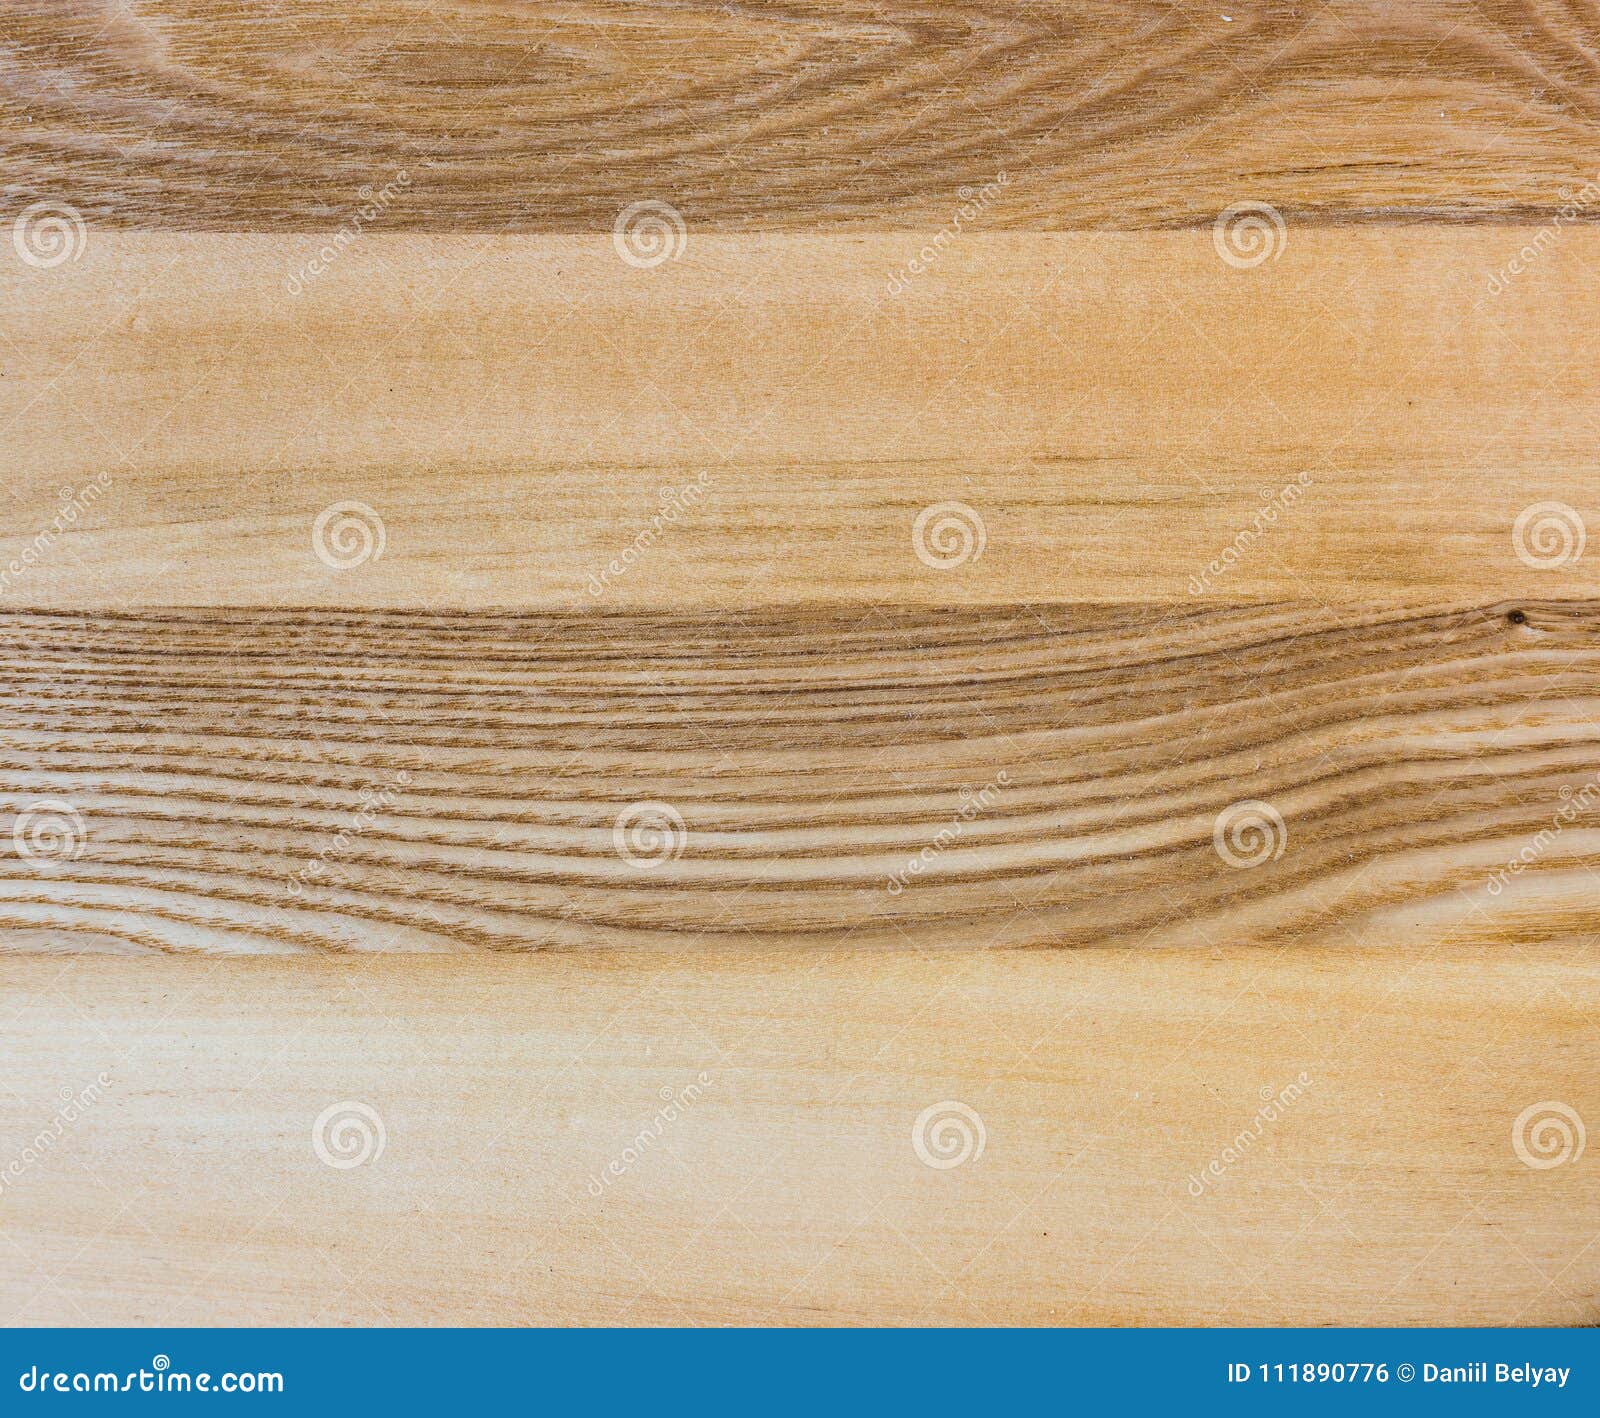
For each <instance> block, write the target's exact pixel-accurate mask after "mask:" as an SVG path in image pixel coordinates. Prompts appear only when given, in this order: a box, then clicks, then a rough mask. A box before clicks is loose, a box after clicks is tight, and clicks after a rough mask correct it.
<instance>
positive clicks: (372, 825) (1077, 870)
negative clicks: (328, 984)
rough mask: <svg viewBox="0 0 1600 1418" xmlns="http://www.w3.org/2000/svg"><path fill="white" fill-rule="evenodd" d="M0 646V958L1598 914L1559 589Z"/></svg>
mask: <svg viewBox="0 0 1600 1418" xmlns="http://www.w3.org/2000/svg"><path fill="white" fill-rule="evenodd" d="M0 631H3V642H0V643H3V645H4V653H5V670H6V674H5V684H4V691H3V700H0V704H3V707H4V715H5V717H4V721H3V725H0V744H3V747H4V752H5V758H4V764H3V768H0V809H3V814H4V816H3V822H4V826H5V830H6V832H7V834H8V839H9V840H8V846H9V850H8V851H7V852H6V853H5V854H4V856H0V925H3V926H4V928H5V931H4V936H3V937H0V944H3V946H5V947H10V948H13V949H15V948H23V949H27V948H43V949H62V948H68V949H100V950H105V949H112V950H126V949H140V950H151V951H168V952H193V951H198V952H215V953H236V952H284V951H289V952H324V951H356V952H370V951H415V950H422V951H437V950H461V949H471V950H526V949H532V948H537V947H543V946H560V947H580V946H614V945H634V946H657V947H671V948H677V949H684V950H691V949H694V948H698V947H705V946H709V945H716V944H724V945H726V944H735V945H738V944H750V943H760V944H769V945H785V944H787V945H795V944H802V943H804V944H811V945H817V946H837V945H841V944H845V943H849V944H852V945H856V946H861V947H867V946H874V945H878V946H881V945H891V946H903V945H906V944H911V945H918V946H939V945H967V946H979V945H997V944H1034V945H1079V944H1101V945H1105V944H1115V943H1121V944H1129V945H1146V944H1151V943H1159V942H1162V941H1166V942H1171V943H1200V944H1205V943H1224V942H1229V941H1256V942H1275V941H1285V940H1292V939H1296V938H1298V937H1300V936H1303V935H1307V934H1308V933H1309V934H1310V935H1312V936H1315V935H1317V934H1320V933H1326V932H1329V931H1332V932H1334V933H1336V934H1338V935H1341V936H1344V937H1347V938H1351V939H1359V938H1361V937H1362V936H1363V934H1364V932H1365V931H1366V930H1367V929H1368V928H1369V926H1370V928H1371V929H1373V930H1374V931H1377V932H1379V933H1380V934H1382V933H1385V932H1389V931H1393V930H1399V931H1400V932H1401V933H1402V935H1409V934H1413V933H1414V934H1415V935H1416V936H1417V937H1418V938H1421V939H1426V938H1427V937H1428V935H1429V933H1430V932H1431V931H1433V930H1434V929H1436V928H1437V925H1438V923H1439V922H1441V921H1476V922H1478V923H1479V927H1480V928H1481V929H1482V930H1483V931H1484V932H1486V933H1489V934H1490V935H1497V936H1499V937H1502V938H1509V939H1518V938H1521V937H1523V936H1526V935H1528V934H1529V933H1530V932H1532V931H1535V929H1536V927H1538V925H1539V923H1541V922H1542V923H1543V924H1544V925H1545V926H1549V925H1550V924H1551V923H1558V924H1560V925H1562V926H1563V927H1564V928H1567V929H1571V930H1579V929H1592V928H1593V926H1594V924H1595V906H1594V887H1593V883H1594V881H1595V879H1596V877H1595V873H1594V870H1593V869H1594V867H1595V866H1596V864H1597V861H1600V777H1597V776H1596V767H1595V762H1596V745H1597V742H1600V737H1597V730H1596V727H1595V706H1596V703H1597V700H1600V633H1597V632H1600V611H1597V609H1596V607H1595V605H1594V604H1593V603H1570V602H1544V603H1537V602H1528V603H1519V604H1516V605H1514V606H1513V605H1500V606H1494V607H1486V608H1473V609H1466V610H1435V611H1429V612H1424V611H1415V612H1409V613H1406V612H1398V611H1373V612H1369V613H1367V614H1365V615H1356V614H1353V613H1346V614H1340V615H1335V614H1333V613H1331V612H1325V611H1318V610H1314V609H1308V608H1306V607H1304V606H1284V607H1262V608H1255V609H1247V608H1238V609H1230V610H1217V611H1207V612H1199V611H1191V612H1187V613H1183V614H1169V613H1165V612H1161V611H1155V610H1151V609H1148V608H1137V607H1136V608H1118V607H1083V606H1078V607H1070V608H1051V607H1016V608H1012V609H1011V610H1009V611H1008V612H1006V613H1004V614H1001V613H998V612H995V611H984V612H956V611H950V612H935V611H928V612H922V613H915V614H914V613H904V612H903V613H898V614H889V613H885V612H878V613H867V614H849V615H846V614H832V615H829V614H824V613H822V612H810V613H795V612H791V613H782V614H779V613H768V614H765V615H752V616H749V617H747V618H733V617H727V616H699V617H690V616H677V617H656V618H648V617H609V618H607V617H596V616H587V617H584V616H573V617H565V618H562V617H530V616H491V615H478V616H447V615H438V614H428V613H423V612H416V613H410V614H399V613H367V614H358V613H354V612H350V613H343V614H333V613H324V614H306V613H293V612H220V611H206V610H196V611H180V612H171V613H168V614H166V615H163V616H155V615H144V616H125V617H119V616H106V617H93V618H91V617H84V618H82V619H79V620H73V619H69V618H63V617H59V616H52V615H47V614H43V613H38V614H21V615H10V616H7V617H5V618H4V620H3V622H0ZM1512 863H1516V864H1515V865H1510V864H1512Z"/></svg>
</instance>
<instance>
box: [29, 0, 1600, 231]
mask: <svg viewBox="0 0 1600 1418" xmlns="http://www.w3.org/2000/svg"><path fill="white" fill-rule="evenodd" d="M1597 43H1600V28H1597V23H1596V19H1595V16H1594V14H1593V12H1592V9H1591V8H1590V7H1588V6H1584V5H1573V4H1566V3H1561V2H1560V0H1411V3H1407V4H1395V3H1370V0H1334V3H1331V4H1326V5H1301V4H1298V3H1291V0H1240V3H1237V4H1231V5H1229V6H1227V7H1226V9H1225V10H1224V9H1221V8H1219V7H1215V6H1212V7H1196V6H1186V5H1170V4H1157V3H1148V0H1136V3H1111V2H1110V0H1057V3H1043V4H1041V3H1026V2H1025V0H1016V2H1015V3H1013V2H1012V0H960V3H940V4H899V5H895V6H891V7H883V6H875V5H864V4H860V3H853V2H852V3H841V4H833V3H829V4H821V3H810V2H809V0H782V3H777V0H770V2H769V0H739V3H732V4H717V3H712V0H679V3H672V4H666V3H654V4H647V5H632V6H629V7H627V8H626V9H625V10H619V9H618V8H617V7H614V6H605V5H599V4H594V3H588V2H587V0H577V3H571V4H548V3H541V4H517V5H513V4H507V3H500V0H426V3H424V0H381V3H367V2H366V0H332V3H329V0H322V3H311V0H287V3H283V4H279V5H276V6H274V9H273V12H272V15H271V17H270V19H269V20H267V21H263V20H262V19H261V18H260V17H257V16H255V15H253V14H250V13H247V12H242V11H240V10H239V9H238V7H237V6H235V5H232V4H228V3H222V0H137V3H122V0H14V3H10V4H8V5H7V6H6V7H5V11H4V13H3V15H0V166H3V167H4V169H5V171H6V174H7V182H6V189H7V193H8V195H9V196H12V197H13V199H14V200H15V199H21V200H19V205H21V201H25V200H27V199H30V198H45V199H55V200H60V201H66V202H69V203H72V204H74V205H76V206H77V207H78V208H80V209H81V210H82V212H83V213H84V215H85V216H86V217H88V218H89V219H90V221H91V222H93V223H94V224H96V225H107V226H121V227H165V228H179V229H184V230H196V229H226V230H262V229H288V228H295V229H326V228H332V227H336V226H338V225H339V224H340V223H341V222H342V221H344V220H346V219H347V218H348V216H349V214H350V212H351V210H352V209H354V208H355V207H357V206H358V205H359V203H360V200H361V198H360V196H359V195H358V194H360V193H361V192H362V190H363V189H367V190H371V189H373V188H379V187H381V186H383V185H384V184H385V183H386V182H388V181H389V180H390V179H391V178H392V177H393V176H394V175H395V174H396V173H399V172H406V173H409V174H411V175H413V184H412V186H411V187H410V188H409V190H408V192H407V193H406V195H405V197H404V199H403V200H402V201H399V202H397V203H396V204H395V205H394V206H393V208H391V209H390V210H389V212H388V213H387V214H386V217H385V220H387V221H388V222H390V223H391V224H393V225H394V226H396V227H397V228H414V229H427V230H440V231H448V230H454V231H459V230H469V229H483V230H503V229H507V228H514V229H520V230H543V231H597V230H599V231H603V230H609V229H610V227H611V225H612V222H613V220H614V219H615V217H616V216H617V213H618V211H619V209H621V208H623V207H624V206H626V205H627V204H629V203H632V202H634V201H637V200H639V199H641V198H644V199H655V200H665V201H669V202H671V203H673V204H674V205H675V206H677V207H678V208H679V209H680V210H681V211H682V213H683V215H684V217H685V218H686V219H687V220H688V222H689V223H690V224H691V226H693V227H725V228H733V227H774V226H791V227H804V228H808V229H815V228H817V227H821V226H829V225H838V224H846V223H855V224H867V225H873V224H876V225H879V226H883V225H891V226H892V225H912V226H917V227H938V226H941V225H943V224H944V223H945V222H947V221H948V220H949V219H950V214H951V212H952V211H953V210H954V208H955V207H956V206H958V205H959V203H960V200H961V197H960V193H961V191H962V189H963V188H975V187H978V186H981V185H982V184H983V183H986V182H989V181H991V180H993V178H994V177H995V175H996V173H997V172H998V171H1000V170H1006V171H1008V172H1009V173H1010V174H1012V175H1013V176H1014V182H1013V184H1012V188H1011V191H1010V193H1009V194H1008V196H1007V198H1006V200H1005V201H1004V202H1002V203H997V204H996V205H995V208H994V210H993V212H992V214H991V219H992V220H993V221H994V222H995V223H996V224H999V225H1004V226H1008V227H1016V228H1033V229H1039V228H1046V227H1083V226H1111V227H1147V226H1165V225H1175V224H1188V223H1197V222H1210V221H1211V219H1212V218H1213V216H1214V215H1215V214H1216V213H1217V211H1218V210H1219V209H1221V208H1223V207H1226V206H1227V205H1229V204H1230V203H1233V202H1236V201H1239V200H1241V199H1245V198H1251V199H1257V200H1262V201H1267V202H1271V203H1274V204H1276V205H1278V206H1279V207H1280V208H1282V209H1283V210H1284V211H1285V212H1286V213H1287V214H1289V215H1291V216H1293V217H1305V218H1310V219H1317V220H1350V219H1361V218H1371V217H1381V218H1386V219H1388V218H1394V217H1396V216H1408V215H1409V216H1422V217H1428V218H1431V219H1435V220H1437V219H1441V218H1443V219H1464V218H1483V217H1498V218H1501V219H1506V218H1519V217H1542V216H1544V215H1547V214H1548V213H1550V212H1552V211H1554V210H1555V209H1557V208H1558V207H1559V205H1560V203H1561V200H1562V198H1561V196H1560V189H1561V188H1563V187H1567V186H1570V185H1571V184H1573V182H1574V179H1578V182H1579V185H1581V183H1582V181H1584V180H1586V179H1587V178H1589V177H1591V176H1593V175H1594V174H1595V172H1596V171H1597V170H1600V137H1597V134H1596V126H1595V124H1596V118H1597V116H1600V87H1597V77H1596V72H1595V65H1594V60H1593V54H1594V50H1595V47H1596V45H1597Z"/></svg>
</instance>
